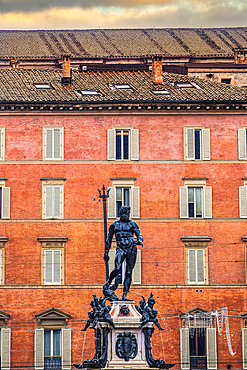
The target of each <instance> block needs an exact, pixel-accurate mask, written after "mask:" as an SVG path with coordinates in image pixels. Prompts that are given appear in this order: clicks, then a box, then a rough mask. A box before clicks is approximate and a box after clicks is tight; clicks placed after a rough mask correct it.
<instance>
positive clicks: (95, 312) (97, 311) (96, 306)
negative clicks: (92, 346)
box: [81, 294, 115, 331]
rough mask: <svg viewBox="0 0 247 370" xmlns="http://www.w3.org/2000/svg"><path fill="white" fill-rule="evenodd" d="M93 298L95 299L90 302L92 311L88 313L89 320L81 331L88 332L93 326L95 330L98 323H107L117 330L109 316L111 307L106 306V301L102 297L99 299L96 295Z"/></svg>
mask: <svg viewBox="0 0 247 370" xmlns="http://www.w3.org/2000/svg"><path fill="white" fill-rule="evenodd" d="M93 297H94V299H93V300H92V301H91V302H90V305H91V307H92V310H91V311H89V312H88V317H89V319H88V320H87V322H86V325H85V327H84V328H83V329H81V330H82V331H86V330H87V328H88V327H89V326H90V325H91V324H92V325H91V328H92V329H94V328H95V327H96V325H97V323H98V322H107V323H108V324H110V325H111V326H112V327H113V328H114V329H115V325H114V323H113V321H112V319H111V316H110V314H109V312H110V310H111V306H106V304H105V301H106V300H105V299H103V298H102V296H101V297H100V299H98V298H97V297H96V295H95V294H93Z"/></svg>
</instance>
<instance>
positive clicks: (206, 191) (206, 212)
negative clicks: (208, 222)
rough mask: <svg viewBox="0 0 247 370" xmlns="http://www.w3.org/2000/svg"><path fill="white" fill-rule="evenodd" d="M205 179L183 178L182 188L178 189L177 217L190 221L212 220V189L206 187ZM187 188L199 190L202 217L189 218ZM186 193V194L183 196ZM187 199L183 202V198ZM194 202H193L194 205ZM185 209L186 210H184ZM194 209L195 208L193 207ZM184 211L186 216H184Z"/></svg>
mask: <svg viewBox="0 0 247 370" xmlns="http://www.w3.org/2000/svg"><path fill="white" fill-rule="evenodd" d="M207 180H208V178H207V177H183V181H184V186H180V188H179V217H180V218H186V219H190V220H203V219H205V218H212V217H213V214H212V187H211V186H206V182H207ZM189 188H194V189H195V188H201V189H202V192H201V201H202V217H196V215H195V216H194V217H190V216H189V191H188V189H189ZM185 191H186V194H185ZM194 193H195V191H194ZM185 196H186V197H187V200H186V201H185V199H184V197H185ZM195 203H196V201H195V200H194V204H195ZM185 207H186V209H185ZM194 207H195V206H194ZM185 211H186V215H185Z"/></svg>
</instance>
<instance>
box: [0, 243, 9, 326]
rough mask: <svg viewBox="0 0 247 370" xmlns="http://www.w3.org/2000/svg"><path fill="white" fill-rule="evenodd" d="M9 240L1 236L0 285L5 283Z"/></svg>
mask: <svg viewBox="0 0 247 370" xmlns="http://www.w3.org/2000/svg"><path fill="white" fill-rule="evenodd" d="M8 240H9V239H8V238H5V237H3V236H1V237H0V285H3V284H5V243H6V242H7V241H8ZM0 319H1V317H0Z"/></svg>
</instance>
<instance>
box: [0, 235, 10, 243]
mask: <svg viewBox="0 0 247 370" xmlns="http://www.w3.org/2000/svg"><path fill="white" fill-rule="evenodd" d="M8 240H9V238H6V237H5V236H0V242H7V241H8Z"/></svg>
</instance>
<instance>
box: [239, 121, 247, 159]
mask: <svg viewBox="0 0 247 370" xmlns="http://www.w3.org/2000/svg"><path fill="white" fill-rule="evenodd" d="M238 159H239V160H242V159H246V129H245V128H240V129H239V130H238Z"/></svg>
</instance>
